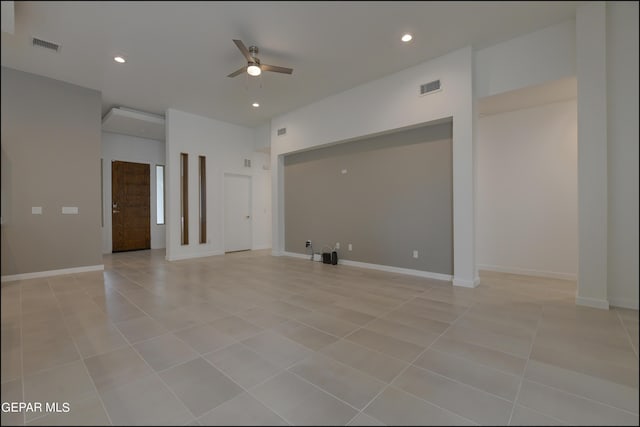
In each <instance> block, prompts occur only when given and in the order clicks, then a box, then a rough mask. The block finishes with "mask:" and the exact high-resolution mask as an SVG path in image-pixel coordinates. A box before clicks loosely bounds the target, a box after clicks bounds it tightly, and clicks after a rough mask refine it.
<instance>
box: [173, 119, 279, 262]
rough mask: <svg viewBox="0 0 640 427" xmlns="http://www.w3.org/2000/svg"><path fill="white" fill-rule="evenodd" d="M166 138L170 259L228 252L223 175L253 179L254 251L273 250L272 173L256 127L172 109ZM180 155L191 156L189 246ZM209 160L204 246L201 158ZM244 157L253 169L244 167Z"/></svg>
mask: <svg viewBox="0 0 640 427" xmlns="http://www.w3.org/2000/svg"><path fill="white" fill-rule="evenodd" d="M166 121H167V139H166V158H167V165H168V167H167V218H166V222H167V259H168V260H176V259H183V258H193V257H200V256H209V255H219V254H222V253H224V174H225V173H236V174H241V175H248V176H251V177H252V194H253V199H252V208H253V215H252V235H253V247H254V249H258V248H264V247H269V231H268V227H267V229H265V225H268V224H269V220H270V218H269V214H268V211H269V205H268V203H267V202H265V200H267V199H269V194H265V191H266V189H267V188H266V187H267V186H266V184H265V182H269V180H270V172H269V171H268V170H266V169H263V167H262V166H263V165H264V164H265V163H266V164H268V162H266V158H267V157H266V155H264V154H261V153H256V152H255V151H254V145H255V139H256V135H255V132H256V130H255V129H252V128H246V127H242V126H237V125H234V124H230V123H226V122H221V121H218V120H214V119H209V118H206V117H202V116H197V115H194V114H189V113H185V112H182V111H178V110H174V109H169V110H167V113H166ZM180 153H188V154H189V245H184V246H183V245H181V243H180V242H181V239H180V173H179V171H180V164H179V161H180ZM200 155H204V156H206V158H207V234H208V236H207V238H208V242H207V243H203V244H200V243H198V242H199V238H198V237H199V227H198V224H199V222H198V203H199V202H198V184H197V183H198V156H200ZM244 159H251V160H252V167H251V168H246V167H244Z"/></svg>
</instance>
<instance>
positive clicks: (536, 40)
mask: <svg viewBox="0 0 640 427" xmlns="http://www.w3.org/2000/svg"><path fill="white" fill-rule="evenodd" d="M575 52H576V23H575V20H570V21H566V22H563V23H560V24H557V25H553V26H550V27H546V28H542V29H540V30H538V31H534V32H532V33H528V34H524V35H522V36H519V37H516V38H513V39H511V40H507V41H505V42H502V43H498V44H496V45H493V46H490V47H487V48H485V49H481V50H478V51H477V52H475V59H476V70H475V76H474V86H475V87H474V89H475V93H476V96H477V97H478V98H483V97H485V96H490V95H495V94H498V93H502V92H507V91H510V90H515V89H519V88H523V87H527V86H531V85H537V84H540V83H544V82H547V81H552V80H559V79H562V78H565V77H570V76H573V75H575V72H576V62H575V61H576V59H575V58H576V56H575Z"/></svg>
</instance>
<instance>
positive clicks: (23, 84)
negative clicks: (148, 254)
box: [1, 67, 103, 276]
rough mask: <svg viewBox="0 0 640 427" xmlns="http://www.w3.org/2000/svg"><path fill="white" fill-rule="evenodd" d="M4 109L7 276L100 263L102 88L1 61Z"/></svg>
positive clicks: (4, 261)
mask: <svg viewBox="0 0 640 427" xmlns="http://www.w3.org/2000/svg"><path fill="white" fill-rule="evenodd" d="M1 107H2V116H1V118H2V119H1V120H2V125H1V126H2V276H8V275H15V274H23V273H35V272H41V271H49V270H61V269H68V268H77V267H85V266H95V265H101V264H102V263H103V261H102V250H101V242H102V237H101V231H100V132H101V117H100V115H101V94H100V92H99V91H96V90H91V89H86V88H82V87H80V86H76V85H72V84H68V83H64V82H61V81H58V80H53V79H49V78H46V77H41V76H36V75H34V74H29V73H25V72H22V71H18V70H14V69H10V68H6V67H2V105H1ZM63 206H68V207H77V208H78V214H77V215H63V214H62V213H61V208H62V207H63ZM32 207H42V214H41V215H33V214H32V213H31V208H32Z"/></svg>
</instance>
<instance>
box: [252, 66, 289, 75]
mask: <svg viewBox="0 0 640 427" xmlns="http://www.w3.org/2000/svg"><path fill="white" fill-rule="evenodd" d="M260 68H262V71H274V72H276V73H284V74H291V73H293V68H286V67H278V66H276V65H269V64H260Z"/></svg>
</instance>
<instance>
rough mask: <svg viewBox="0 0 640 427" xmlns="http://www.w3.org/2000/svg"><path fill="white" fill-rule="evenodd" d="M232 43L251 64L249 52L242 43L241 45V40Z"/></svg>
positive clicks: (251, 58) (251, 59)
mask: <svg viewBox="0 0 640 427" xmlns="http://www.w3.org/2000/svg"><path fill="white" fill-rule="evenodd" d="M233 42H234V43H235V44H236V46H238V49H240V52H242V54H243V55H244V57H245V58H246V59H247V61H249V62H253V57H252V56H251V52H249V49H247V47H246V46H245V45H244V43H242V40H233Z"/></svg>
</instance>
